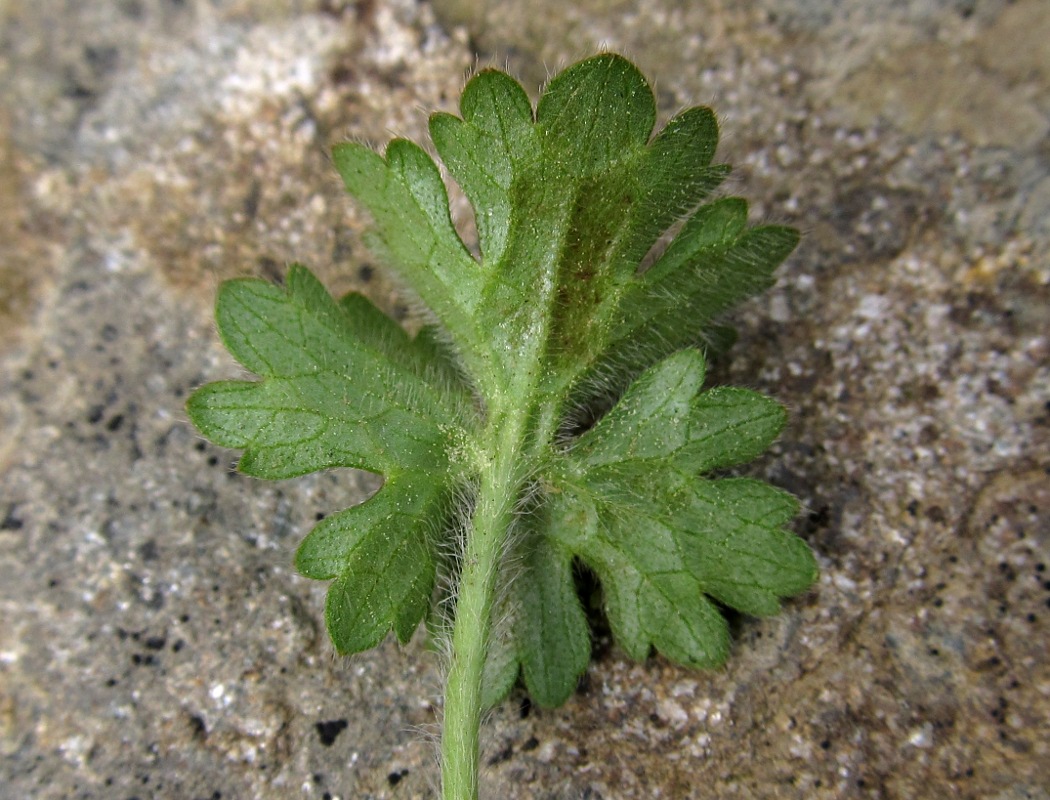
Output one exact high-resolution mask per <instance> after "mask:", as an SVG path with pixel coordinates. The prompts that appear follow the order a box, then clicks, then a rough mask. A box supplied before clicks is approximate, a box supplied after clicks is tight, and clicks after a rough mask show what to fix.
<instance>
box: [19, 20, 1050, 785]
mask: <svg viewBox="0 0 1050 800" xmlns="http://www.w3.org/2000/svg"><path fill="white" fill-rule="evenodd" d="M524 8H525V5H524V4H514V3H507V2H495V1H494V0H489V1H487V2H475V0H434V5H433V6H429V5H426V4H416V3H414V2H409V0H375V2H360V3H352V2H340V0H314V1H313V2H296V3H291V2H266V3H249V2H245V1H243V0H222V1H221V2H205V0H198V1H197V2H194V1H193V0H183V1H181V2H176V0H121V2H115V3H80V4H66V3H59V2H57V0H41V1H40V2H37V3H35V4H29V3H0V360H2V363H0V386H2V387H3V391H2V393H0V424H2V425H3V436H2V439H0V754H2V755H3V761H2V764H0V795H2V796H4V797H17V798H21V797H34V798H121V799H124V798H132V797H137V798H143V799H144V798H209V797H215V798H218V797H222V798H226V799H227V800H229V798H264V799H267V798H285V797H292V796H295V797H303V798H324V797H328V798H335V797H341V798H368V797H372V798H380V797H389V798H427V797H435V796H436V795H435V793H434V781H435V778H436V767H435V764H434V748H433V745H432V743H431V742H430V741H429V739H428V736H429V733H430V732H432V731H433V730H434V728H435V725H436V723H437V721H438V719H439V705H440V699H439V698H440V675H441V665H440V663H439V660H438V658H437V657H436V656H435V655H434V654H432V653H430V652H428V651H427V649H426V647H425V644H424V643H423V642H422V641H416V642H413V643H412V644H411V645H410V646H409V647H406V648H398V647H396V646H395V645H394V644H392V643H388V644H386V645H384V646H383V647H382V648H380V649H379V650H377V651H376V652H374V653H370V654H366V655H362V656H359V657H355V658H353V659H350V660H339V659H336V658H335V657H334V656H333V655H332V654H331V650H330V648H329V646H328V644H327V642H326V640H325V638H324V633H323V629H322V624H321V622H320V609H321V607H322V597H323V591H324V587H323V586H320V585H315V584H312V583H310V582H308V581H305V580H302V579H300V578H298V577H297V576H295V575H294V573H293V572H292V571H291V568H290V561H291V553H292V551H293V548H294V547H295V545H296V543H297V541H298V540H299V538H300V537H301V536H302V535H303V534H304V533H305V531H306V530H308V529H309V527H310V525H311V524H312V523H313V521H314V520H315V519H316V518H317V515H319V514H323V513H326V512H329V511H331V510H333V509H335V508H339V507H342V506H345V505H347V504H348V503H351V502H354V501H355V500H357V499H360V498H361V497H363V496H365V494H366V493H367V492H368V491H370V490H371V489H372V488H374V483H372V482H371V481H370V479H368V478H367V476H361V475H357V474H354V473H351V472H336V473H332V474H325V475H316V476H311V477H307V478H303V479H300V480H295V481H287V482H282V483H279V484H268V483H263V482H257V481H251V480H248V479H245V478H242V477H238V476H237V475H236V474H235V473H233V472H232V471H231V470H230V463H231V462H230V459H231V454H230V453H227V452H224V451H221V450H218V449H215V448H212V447H211V446H210V445H207V444H206V443H205V442H203V441H201V440H200V439H199V438H198V437H197V436H196V435H195V434H194V432H193V431H192V429H191V428H190V427H189V426H188V424H187V423H186V420H185V417H184V414H183V412H182V408H181V404H182V402H183V399H184V398H185V396H186V394H187V392H188V391H189V390H190V389H192V387H194V386H196V385H198V384H200V383H202V382H204V381H205V380H209V379H213V378H217V377H220V376H226V375H230V374H234V373H235V371H236V367H235V365H233V364H232V362H231V361H230V360H229V358H228V357H227V356H226V355H225V354H224V352H223V351H222V349H221V348H220V346H219V345H218V343H217V341H216V337H215V336H214V332H213V327H212V322H211V319H210V315H211V298H212V296H213V293H214V288H215V285H216V283H217V281H218V280H219V279H221V278H222V277H226V276H229V275H233V274H245V273H250V274H261V275H266V276H276V275H279V274H280V273H281V272H282V270H283V266H284V264H285V263H286V262H288V261H290V260H292V259H297V260H301V261H304V262H306V263H308V264H310V265H311V266H312V267H314V268H316V269H317V270H318V272H319V273H320V275H321V276H322V277H323V278H324V279H325V280H326V282H327V283H328V284H329V286H330V287H331V288H333V289H334V290H345V289H348V288H350V287H352V286H353V287H363V288H364V289H365V290H366V291H369V292H370V293H371V294H372V295H373V296H374V297H375V298H376V299H377V300H378V301H380V302H381V303H384V304H385V305H386V307H387V308H388V309H390V310H391V311H392V312H394V313H398V314H405V313H406V310H405V308H404V303H403V300H402V299H401V298H400V296H399V294H398V291H397V287H396V286H392V285H390V284H389V283H388V282H386V280H385V278H384V275H383V273H382V272H381V271H380V270H379V269H377V268H374V267H373V265H372V264H371V262H370V261H369V256H368V254H367V252H366V251H365V250H364V249H363V247H362V246H361V244H360V242H359V238H358V235H357V234H358V232H359V230H360V226H361V223H362V219H361V217H360V215H359V214H358V213H357V212H356V211H355V210H354V209H353V208H352V206H351V205H350V203H349V201H348V200H346V199H345V198H344V197H343V195H342V192H341V189H340V187H339V185H338V180H337V178H336V177H335V175H334V173H333V171H332V170H331V169H330V167H329V164H328V161H327V151H328V148H329V147H330V146H331V145H332V144H333V143H335V142H336V141H339V140H341V139H343V138H345V137H348V136H349V137H353V138H358V139H365V140H368V141H373V142H376V143H382V142H384V141H385V140H386V139H387V138H389V136H390V135H391V133H397V134H403V135H408V136H411V137H413V138H417V139H420V138H422V136H423V133H424V130H425V113H424V112H423V111H422V110H421V109H433V108H446V109H449V108H451V107H452V105H453V104H454V101H455V98H456V96H457V94H458V90H459V88H460V86H461V84H462V80H463V76H464V74H465V72H466V71H467V70H468V69H469V68H470V67H471V66H472V65H473V64H474V63H475V61H476V60H477V59H478V58H480V60H481V61H482V62H483V63H487V62H489V61H495V62H496V63H503V62H504V61H507V60H509V62H510V64H511V65H512V67H513V68H514V69H516V70H517V71H519V72H520V73H522V74H524V75H526V76H528V77H530V78H534V79H535V78H539V77H542V75H543V74H544V72H545V69H546V67H545V66H544V65H552V66H553V65H556V64H559V63H565V62H567V61H569V60H570V59H572V58H575V57H577V56H580V55H584V54H586V53H587V52H589V51H590V49H591V47H592V45H596V44H598V43H600V42H605V43H607V44H608V45H610V46H612V47H614V48H617V49H623V50H625V51H626V52H628V53H629V54H630V55H631V56H632V57H635V58H636V59H637V60H638V61H639V62H640V63H641V65H642V66H643V67H644V69H645V70H646V71H647V72H648V73H649V74H651V75H652V76H654V77H655V79H656V85H657V88H658V94H659V98H660V103H661V108H662V110H663V112H664V113H665V114H670V113H671V112H673V111H674V110H676V109H677V108H678V107H680V106H682V105H685V104H691V103H697V102H703V103H710V104H712V105H713V106H714V107H715V108H716V109H717V110H718V111H719V113H720V114H721V115H722V119H723V125H724V131H725V136H724V143H723V147H722V150H721V155H722V157H723V158H725V159H726V160H729V161H732V162H733V163H734V164H735V165H737V166H738V171H737V173H736V174H737V178H736V186H735V187H734V188H735V189H737V190H739V191H740V192H741V193H742V194H744V195H746V196H748V197H749V198H752V199H753V201H754V203H753V210H754V215H755V217H756V218H774V219H778V220H785V221H788V222H791V223H793V224H797V225H799V226H800V227H802V228H803V229H804V230H805V232H806V237H805V240H804V243H803V245H802V247H801V248H800V250H799V252H798V253H797V254H796V256H794V257H793V258H792V259H791V261H790V262H789V263H788V264H787V265H785V267H784V268H783V270H782V272H781V281H780V283H779V284H778V286H777V287H776V288H775V289H774V290H773V291H771V292H770V293H768V294H767V295H765V296H764V297H762V298H760V299H758V300H757V301H755V302H753V303H752V304H750V305H749V306H747V307H746V308H744V309H742V310H741V311H740V312H739V313H738V314H737V315H736V317H735V319H736V321H737V322H738V324H739V326H740V330H741V338H740V341H739V343H738V345H737V346H736V347H735V348H734V351H733V352H732V354H731V356H732V357H731V359H730V360H729V361H727V362H726V363H723V364H721V365H719V366H718V368H717V369H716V374H717V377H718V378H719V379H722V380H726V381H731V382H734V383H741V384H745V385H752V386H755V387H756V388H760V389H762V390H764V391H769V392H771V393H774V394H776V395H777V396H778V397H780V398H781V399H782V400H784V401H785V402H786V403H787V404H788V405H789V406H790V407H791V409H792V411H793V419H792V423H791V427H790V429H789V430H788V431H787V433H786V435H785V436H784V438H783V441H782V442H781V444H780V445H779V446H778V448H777V449H776V451H775V452H773V453H771V454H770V455H769V456H768V457H767V458H766V459H765V460H764V461H763V462H762V463H761V464H758V465H756V467H755V469H756V471H758V472H761V473H762V474H764V475H765V476H767V477H768V478H769V479H771V480H773V481H774V482H776V483H778V484H780V485H782V486H785V487H786V488H789V489H791V490H792V491H794V492H796V493H797V494H799V496H801V497H802V498H803V500H804V501H805V503H806V506H807V512H806V514H805V516H804V517H803V518H801V519H800V520H799V523H798V529H799V531H800V533H801V534H802V535H803V536H805V537H806V538H807V539H808V540H809V541H810V542H811V543H812V545H813V547H814V548H815V549H816V551H817V552H818V553H819V555H820V559H821V563H822V567H823V577H822V580H821V583H820V585H819V587H817V589H815V590H814V591H813V592H811V593H810V594H809V595H807V596H805V597H803V598H799V599H798V600H796V601H793V602H790V603H788V604H786V607H785V612H784V614H783V615H782V616H780V617H778V618H776V619H772V620H763V621H756V620H751V619H743V618H742V619H736V620H734V630H735V632H736V641H737V644H736V650H735V653H734V656H733V658H732V659H731V661H730V663H729V664H728V666H727V667H726V668H725V669H724V670H723V671H721V672H718V673H714V674H709V673H695V672H690V671H687V670H684V669H680V668H678V667H674V666H672V665H670V664H668V663H666V662H665V661H663V660H662V659H660V658H654V659H651V660H650V661H649V662H648V663H646V664H634V663H632V662H629V661H627V660H626V659H625V657H624V656H623V654H622V653H620V652H619V651H618V650H617V649H616V648H615V647H613V646H611V645H610V643H609V642H608V640H607V639H606V638H605V637H603V636H599V638H598V641H597V643H596V654H597V660H596V662H595V663H594V665H593V666H592V668H591V669H590V671H589V672H588V674H587V677H586V679H585V681H584V682H583V684H582V685H581V687H580V691H579V693H578V694H577V696H575V697H574V698H573V699H572V700H570V702H569V703H568V704H567V705H566V706H565V707H564V708H562V709H559V710H557V711H542V712H541V711H537V710H535V709H531V708H530V707H529V706H528V704H527V703H524V704H523V703H522V702H521V698H520V697H517V698H516V699H515V700H512V701H511V702H508V703H507V704H506V705H505V706H503V707H501V708H500V709H497V710H496V711H495V712H494V713H493V715H492V718H491V720H490V722H489V724H488V726H487V727H486V730H485V739H486V745H485V767H484V772H483V784H484V787H485V790H486V796H487V797H492V798H534V797H535V798H558V799H559V800H561V799H564V800H569V798H573V799H574V800H575V799H576V798H591V800H597V799H598V798H605V800H613V799H614V798H650V797H665V798H694V797H695V798H703V797H719V798H722V797H744V798H782V797H784V798H795V797H797V798H853V797H856V798H868V797H871V798H915V797H949V796H950V797H961V798H979V797H981V798H983V797H994V798H999V799H1000V800H1013V799H1014V798H1045V797H1047V796H1048V791H1050V781H1048V779H1047V778H1046V769H1045V764H1046V763H1050V735H1048V733H1050V666H1048V665H1050V653H1048V649H1050V647H1048V637H1047V632H1048V623H1047V620H1048V619H1050V574H1048V572H1047V564H1048V563H1050V523H1048V520H1050V405H1048V401H1050V325H1048V322H1050V313H1048V310H1047V309H1048V308H1050V261H1048V256H1047V253H1048V252H1050V188H1048V187H1050V157H1048V151H1047V147H1046V141H1047V131H1048V126H1050V66H1048V63H1047V54H1046V49H1045V47H1041V46H1040V44H1039V43H1041V42H1043V41H1045V40H1046V39H1047V38H1048V37H1050V9H1048V7H1047V5H1046V3H1045V2H1042V0H1017V2H1014V3H1007V2H1000V1H997V0H990V2H987V3H967V2H955V1H954V0H953V1H949V0H943V1H941V2H937V1H935V0H911V1H910V2H906V3H894V4H892V5H891V6H887V7H884V4H873V3H865V2H860V0H852V2H844V3H841V2H831V1H830V0H824V1H823V2H821V1H820V0H817V2H813V1H812V0H806V2H802V0H792V1H791V2H777V3H773V2H770V1H768V0H751V1H750V2H744V3H732V4H730V3H723V2H715V1H714V0H712V2H708V3H703V4H699V3H698V4H679V3H673V2H670V0H656V1H655V2H645V3H643V2H640V0H639V1H637V2H631V1H630V0H624V1H621V2H608V0H601V1H600V2H595V1H594V0H590V2H583V3H578V4H567V3H550V4H544V5H543V7H542V9H540V7H539V5H538V4H529V6H528V11H527V12H525V11H523V9H524ZM538 9H539V10H538ZM471 47H475V48H477V49H478V50H479V51H480V52H479V53H475V52H472V50H471ZM458 208H459V209H460V212H461V214H463V213H465V212H464V207H463V206H462V203H460V205H459V206H458ZM1040 765H1043V766H1042V767H1040Z"/></svg>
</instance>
